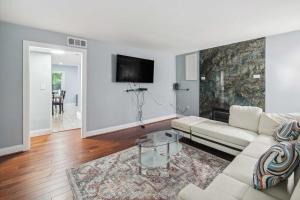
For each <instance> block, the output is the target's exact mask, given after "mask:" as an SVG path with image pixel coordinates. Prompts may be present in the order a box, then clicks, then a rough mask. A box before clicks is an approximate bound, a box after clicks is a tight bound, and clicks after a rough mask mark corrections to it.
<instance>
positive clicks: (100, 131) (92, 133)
mask: <svg viewBox="0 0 300 200" xmlns="http://www.w3.org/2000/svg"><path fill="white" fill-rule="evenodd" d="M176 117H177V115H176V114H172V115H165V116H161V117H156V118H152V119H147V120H144V121H143V122H144V124H151V123H155V122H159V121H163V120H168V119H172V118H176ZM140 125H141V124H140V123H139V122H133V123H128V124H122V125H118V126H111V127H107V128H102V129H98V130H94V131H87V132H86V134H85V137H92V136H95V135H101V134H106V133H111V132H114V131H119V130H123V129H127V128H133V127H137V126H140Z"/></svg>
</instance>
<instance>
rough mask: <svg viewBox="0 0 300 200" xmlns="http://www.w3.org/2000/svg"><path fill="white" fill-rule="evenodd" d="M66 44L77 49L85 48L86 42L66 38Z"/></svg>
mask: <svg viewBox="0 0 300 200" xmlns="http://www.w3.org/2000/svg"><path fill="white" fill-rule="evenodd" d="M67 43H68V46H70V47H79V48H87V40H84V39H80V38H74V37H67Z"/></svg>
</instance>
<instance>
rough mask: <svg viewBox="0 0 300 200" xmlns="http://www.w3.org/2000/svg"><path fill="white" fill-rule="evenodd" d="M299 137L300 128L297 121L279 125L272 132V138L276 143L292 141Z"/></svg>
mask: <svg viewBox="0 0 300 200" xmlns="http://www.w3.org/2000/svg"><path fill="white" fill-rule="evenodd" d="M299 135H300V126H299V123H298V122H297V121H289V122H285V123H283V124H281V125H280V126H279V127H278V128H277V129H276V130H275V132H274V138H275V140H277V141H278V142H283V141H293V140H296V139H297V138H298V137H299Z"/></svg>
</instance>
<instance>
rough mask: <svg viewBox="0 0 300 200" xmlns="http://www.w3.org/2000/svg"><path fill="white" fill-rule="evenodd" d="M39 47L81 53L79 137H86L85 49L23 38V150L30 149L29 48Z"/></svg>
mask: <svg viewBox="0 0 300 200" xmlns="http://www.w3.org/2000/svg"><path fill="white" fill-rule="evenodd" d="M32 47H41V48H50V49H60V50H64V51H72V52H76V53H80V54H81V58H82V59H81V113H82V119H81V120H82V127H81V138H85V137H86V132H87V131H86V109H87V108H86V102H87V101H86V90H87V50H86V49H79V48H72V47H68V46H61V45H53V44H48V43H41V42H34V41H28V40H23V150H24V151H26V150H29V149H30V75H29V74H30V73H29V70H30V68H29V56H30V48H32Z"/></svg>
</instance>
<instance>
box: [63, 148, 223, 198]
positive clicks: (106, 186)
mask: <svg viewBox="0 0 300 200" xmlns="http://www.w3.org/2000/svg"><path fill="white" fill-rule="evenodd" d="M137 154H138V148H137V147H132V148H129V149H126V150H124V151H121V152H118V153H115V154H112V155H109V156H106V157H103V158H99V159H97V160H93V161H91V162H88V163H85V164H82V165H80V166H79V167H78V168H71V169H68V170H67V175H68V179H69V182H70V184H71V187H72V190H73V193H74V197H75V198H76V199H78V200H79V199H80V200H81V199H83V200H87V199H89V200H91V199H99V200H117V199H118V200H121V199H126V200H142V199H143V200H150V199H151V200H152V199H153V200H158V199H159V200H164V199H165V200H167V199H170V200H174V199H177V194H178V192H179V191H180V190H181V189H182V188H184V186H186V185H188V184H189V183H193V184H195V185H197V186H199V187H200V188H202V189H205V188H206V187H207V186H208V185H209V183H210V182H211V181H212V180H213V179H214V178H215V177H216V176H217V175H218V174H219V173H221V172H222V171H223V170H224V168H225V167H226V166H227V165H228V164H229V161H227V160H224V159H222V158H219V157H217V156H214V155H212V154H209V153H207V152H204V151H202V150H199V149H196V148H194V147H191V146H189V145H187V144H183V147H182V150H181V151H180V152H179V153H178V154H177V155H174V156H172V159H171V165H170V169H169V170H167V169H165V168H159V169H151V170H146V169H143V171H142V175H139V174H138V155H137Z"/></svg>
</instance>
